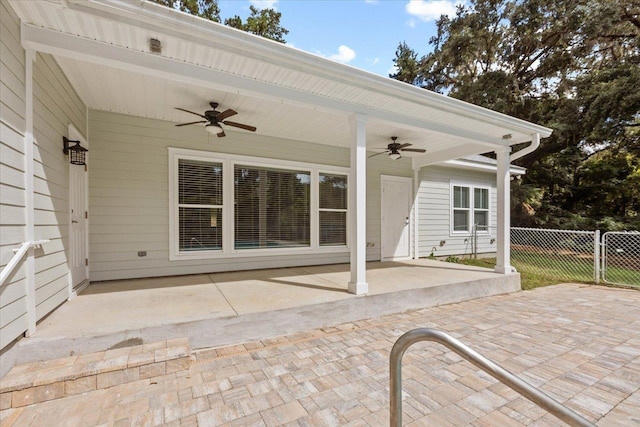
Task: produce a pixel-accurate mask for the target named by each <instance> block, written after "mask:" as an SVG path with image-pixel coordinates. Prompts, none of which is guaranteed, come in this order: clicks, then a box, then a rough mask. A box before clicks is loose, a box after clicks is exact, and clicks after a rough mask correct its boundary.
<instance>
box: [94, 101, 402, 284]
mask: <svg viewBox="0 0 640 427" xmlns="http://www.w3.org/2000/svg"><path fill="white" fill-rule="evenodd" d="M89 116H90V129H91V167H90V169H89V205H90V222H91V225H90V243H89V249H90V256H89V263H90V271H91V280H94V281H96V280H113V279H120V278H133V277H148V276H165V275H174V274H190V273H206V272H214V271H232V270H245V269H258V268H276V267H287V266H300V265H309V264H325V263H327V264H329V263H337V262H348V261H349V255H348V254H347V253H339V254H317V253H316V254H294V255H282V256H277V255H274V256H260V257H256V256H253V257H251V256H247V257H238V258H225V259H221V260H215V259H207V260H185V261H182V260H181V261H169V194H168V191H169V184H168V181H169V176H168V150H167V148H168V147H177V148H188V149H193V150H201V151H209V152H220V153H229V154H238V155H246V156H253V157H261V158H270V159H282V160H291V161H299V162H307V163H316V164H326V165H334V166H342V167H348V166H349V150H348V149H345V148H338V147H331V146H326V145H320V144H309V143H303V142H298V141H289V140H279V139H275V138H268V137H261V136H259V135H253V134H248V133H241V132H228V134H227V136H226V137H225V138H224V139H218V138H216V137H212V136H209V134H208V133H206V132H205V131H204V130H203V129H202V127H198V126H192V127H186V128H176V127H175V126H174V123H170V122H163V121H158V120H152V119H146V118H139V117H132V116H127V115H120V114H113V113H108V112H102V111H91V112H90V114H89ZM380 157H383V156H380ZM410 165H411V164H410V161H409V160H408V159H403V160H402V161H400V162H392V161H389V159H387V158H381V159H378V158H374V159H371V160H370V161H369V162H368V171H367V180H368V186H369V187H368V190H367V211H368V212H369V214H368V216H369V218H368V220H367V241H369V242H371V243H373V246H372V247H370V248H369V249H368V252H367V257H368V259H379V257H380V243H379V240H380V175H381V174H388V175H400V176H411V175H412V171H411V166H410ZM138 251H146V252H147V256H146V257H144V258H140V257H138V256H137V253H138Z"/></svg>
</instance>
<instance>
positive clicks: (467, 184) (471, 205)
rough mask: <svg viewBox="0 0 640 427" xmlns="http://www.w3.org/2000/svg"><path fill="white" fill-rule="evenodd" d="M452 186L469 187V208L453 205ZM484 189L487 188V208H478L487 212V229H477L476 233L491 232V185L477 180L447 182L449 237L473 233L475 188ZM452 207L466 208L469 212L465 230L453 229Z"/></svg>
mask: <svg viewBox="0 0 640 427" xmlns="http://www.w3.org/2000/svg"><path fill="white" fill-rule="evenodd" d="M453 187H468V188H469V208H468V209H466V208H455V207H454V206H453V204H454V194H453ZM476 188H478V189H484V190H487V197H488V198H489V209H479V211H482V212H485V211H486V212H488V213H489V214H488V222H489V224H488V228H487V230H482V231H481V230H478V232H477V233H478V234H483V235H484V234H491V230H490V229H491V218H492V210H493V209H492V205H491V200H492V199H491V196H492V194H491V191H492V187H491V186H490V185H487V184H479V183H477V182H468V181H450V182H449V235H450V236H451V237H453V236H469V235H471V233H473V223H474V220H475V215H474V212H475V210H476V209H475V200H474V198H475V191H474V190H475V189H476ZM454 209H455V210H467V212H469V228H467V229H466V230H454V223H453V217H454V215H453V213H454Z"/></svg>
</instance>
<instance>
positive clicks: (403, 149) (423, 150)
mask: <svg viewBox="0 0 640 427" xmlns="http://www.w3.org/2000/svg"><path fill="white" fill-rule="evenodd" d="M400 150H401V151H411V152H414V153H426V152H427V150H425V149H423V148H401V149H400Z"/></svg>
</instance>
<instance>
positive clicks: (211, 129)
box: [204, 125, 222, 135]
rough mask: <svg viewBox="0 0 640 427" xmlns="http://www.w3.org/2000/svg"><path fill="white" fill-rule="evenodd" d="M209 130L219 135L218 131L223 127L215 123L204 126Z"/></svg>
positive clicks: (212, 133)
mask: <svg viewBox="0 0 640 427" xmlns="http://www.w3.org/2000/svg"><path fill="white" fill-rule="evenodd" d="M204 128H205V129H206V130H207V132H209V133H210V134H211V135H217V134H218V132H220V129H222V128H221V127H218V126H215V125H206V126H205V127H204Z"/></svg>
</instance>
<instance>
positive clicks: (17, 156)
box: [0, 2, 27, 348]
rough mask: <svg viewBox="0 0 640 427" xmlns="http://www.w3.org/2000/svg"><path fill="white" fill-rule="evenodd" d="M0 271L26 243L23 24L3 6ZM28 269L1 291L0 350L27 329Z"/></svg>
mask: <svg viewBox="0 0 640 427" xmlns="http://www.w3.org/2000/svg"><path fill="white" fill-rule="evenodd" d="M0 22H1V25H0V219H1V221H0V237H1V240H0V267H1V268H4V266H5V265H6V264H7V263H8V262H9V260H10V259H11V258H12V257H13V249H15V248H17V247H18V246H19V245H20V243H22V242H23V241H24V236H25V197H24V184H25V179H24V169H25V163H24V132H25V85H24V78H25V67H24V62H25V52H24V50H23V49H22V47H21V46H20V22H19V19H18V17H17V16H16V14H15V13H14V11H13V9H11V7H9V6H8V4H7V2H0ZM25 286H26V285H25V268H24V265H21V266H19V267H17V268H16V270H14V273H13V276H12V277H11V278H9V280H8V282H7V284H5V285H4V286H3V289H2V290H0V295H1V296H2V298H0V348H4V347H5V346H6V345H7V344H8V343H10V342H11V341H13V340H14V339H15V338H16V337H17V336H18V335H20V334H21V333H22V332H24V331H25V330H26V329H27V314H26V291H25V289H26V287H25Z"/></svg>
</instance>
